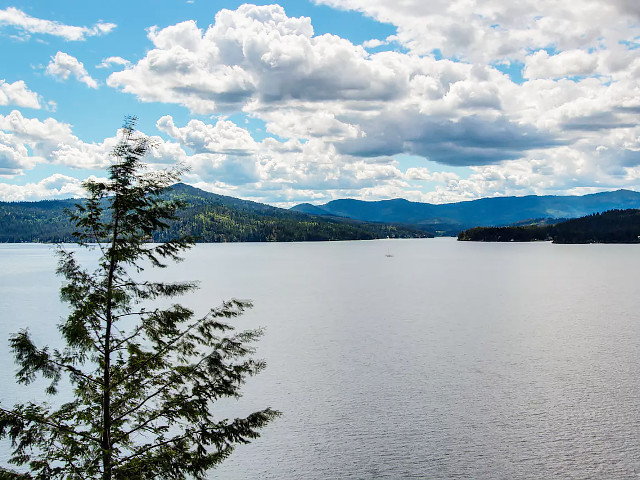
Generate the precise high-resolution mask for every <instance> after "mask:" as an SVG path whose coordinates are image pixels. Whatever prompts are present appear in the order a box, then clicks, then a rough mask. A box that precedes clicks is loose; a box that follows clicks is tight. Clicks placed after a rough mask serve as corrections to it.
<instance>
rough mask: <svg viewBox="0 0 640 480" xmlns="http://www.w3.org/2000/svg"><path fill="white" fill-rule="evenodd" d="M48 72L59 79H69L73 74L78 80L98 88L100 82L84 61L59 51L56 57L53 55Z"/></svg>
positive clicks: (90, 86)
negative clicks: (92, 75) (92, 74)
mask: <svg viewBox="0 0 640 480" xmlns="http://www.w3.org/2000/svg"><path fill="white" fill-rule="evenodd" d="M46 73H47V74H48V75H51V76H52V77H55V78H57V79H58V80H67V79H68V78H69V77H70V76H71V75H73V76H74V77H75V78H76V80H78V81H79V82H81V83H84V84H85V85H86V86H87V87H89V88H93V89H97V88H98V82H97V81H96V80H94V79H93V78H92V77H91V75H89V73H88V72H87V70H86V69H85V68H84V65H83V64H82V62H80V61H79V60H78V59H77V58H76V57H73V56H71V55H69V54H68V53H64V52H58V53H56V55H55V57H51V61H50V62H49V64H48V65H47V69H46Z"/></svg>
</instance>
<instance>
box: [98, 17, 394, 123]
mask: <svg viewBox="0 0 640 480" xmlns="http://www.w3.org/2000/svg"><path fill="white" fill-rule="evenodd" d="M149 38H150V40H151V41H152V42H153V44H154V47H155V48H154V49H153V50H151V51H150V52H149V53H148V54H147V56H146V57H145V58H144V59H142V60H141V61H139V62H138V63H137V64H136V65H134V66H132V67H131V68H128V69H126V70H124V71H122V72H115V73H113V74H111V75H110V76H109V78H108V80H107V84H108V85H110V86H112V87H116V88H120V89H122V90H123V91H125V92H128V93H133V94H135V95H137V96H138V98H140V99H141V100H142V101H162V102H170V103H179V104H182V105H185V106H186V107H188V108H189V109H190V110H191V111H192V112H194V113H214V112H220V111H227V110H237V109H241V108H243V107H244V106H246V105H247V104H249V103H251V102H253V101H257V102H262V103H268V104H277V103H283V102H288V101H311V102H319V101H324V100H337V99H343V100H345V101H377V100H380V99H382V100H390V99H393V98H396V97H397V96H398V95H399V94H400V93H401V91H402V87H403V84H402V81H403V80H404V79H400V81H398V79H397V78H396V75H395V72H394V71H393V70H391V69H389V68H388V67H386V66H385V65H384V64H383V63H376V62H370V61H369V60H368V53H367V52H366V50H365V49H364V48H362V47H361V46H356V45H353V44H352V43H351V42H349V41H348V40H345V39H342V38H340V37H337V36H334V35H328V34H327V35H321V36H314V35H313V27H312V26H311V21H310V19H309V18H306V17H300V18H290V17H287V15H286V14H285V12H284V9H283V8H282V7H280V6H279V5H269V6H255V5H242V6H240V7H239V8H238V9H237V10H235V11H230V10H221V11H220V12H218V13H217V14H216V18H215V23H214V24H213V25H211V26H210V27H209V28H208V29H207V30H206V31H202V30H200V29H199V28H198V27H197V25H196V24H195V22H193V21H187V22H183V23H180V24H177V25H173V26H170V27H167V28H164V29H162V30H159V29H157V28H152V29H151V30H150V32H149Z"/></svg>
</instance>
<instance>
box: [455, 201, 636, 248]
mask: <svg viewBox="0 0 640 480" xmlns="http://www.w3.org/2000/svg"><path fill="white" fill-rule="evenodd" d="M458 240H461V241H472V242H532V241H552V242H553V243H640V210H639V209H627V210H608V211H606V212H602V213H593V214H591V215H587V216H585V217H580V218H574V219H571V220H566V221H563V222H559V223H556V224H551V225H518V226H507V227H476V228H471V229H469V230H464V231H462V232H460V233H459V234H458Z"/></svg>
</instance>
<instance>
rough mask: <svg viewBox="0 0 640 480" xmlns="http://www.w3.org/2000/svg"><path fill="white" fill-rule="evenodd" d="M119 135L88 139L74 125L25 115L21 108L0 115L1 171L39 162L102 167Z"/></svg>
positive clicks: (15, 171) (15, 170)
mask: <svg viewBox="0 0 640 480" xmlns="http://www.w3.org/2000/svg"><path fill="white" fill-rule="evenodd" d="M115 142H116V139H115V137H114V138H110V139H106V140H105V141H104V142H102V143H99V144H97V143H85V142H83V141H81V140H80V139H79V138H78V137H76V136H75V135H74V134H73V132H72V130H71V126H70V125H68V124H66V123H62V122H59V121H57V120H55V119H53V118H47V119H45V120H38V119H37V118H26V117H24V116H23V115H22V113H20V112H19V111H18V110H14V111H12V112H11V113H9V114H8V115H0V152H2V153H0V158H2V160H1V161H0V174H3V175H16V174H20V173H22V172H23V171H24V170H28V169H32V168H34V167H35V166H36V165H37V164H43V163H54V164H61V165H66V166H69V167H72V168H78V169H84V168H87V169H94V168H103V167H105V166H106V165H108V162H109V159H108V153H109V151H110V150H111V148H112V147H113V145H115Z"/></svg>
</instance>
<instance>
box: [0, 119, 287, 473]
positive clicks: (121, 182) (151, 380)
mask: <svg viewBox="0 0 640 480" xmlns="http://www.w3.org/2000/svg"><path fill="white" fill-rule="evenodd" d="M134 126H135V119H128V120H127V121H126V122H125V125H124V127H123V129H122V139H121V141H120V142H119V143H118V145H117V146H116V147H115V148H114V151H113V152H112V156H113V162H112V165H111V167H110V168H109V180H108V181H88V182H86V184H85V187H86V189H87V191H88V193H89V197H88V199H87V200H86V201H85V202H84V203H83V204H79V205H77V206H76V210H75V211H73V212H69V213H70V216H71V219H72V221H73V222H74V224H75V225H76V229H77V232H76V233H75V237H76V238H77V241H78V243H79V244H80V245H82V246H84V247H87V248H97V249H99V250H100V252H99V253H100V260H99V263H98V265H97V268H96V269H95V270H93V271H92V270H89V269H87V268H85V267H84V266H83V265H81V264H80V263H79V262H78V261H77V260H76V258H75V257H74V255H73V253H72V252H70V251H66V250H64V249H63V248H62V247H61V248H60V250H59V266H58V274H60V275H61V276H62V277H64V279H65V280H66V281H65V284H64V286H63V287H62V288H61V298H62V299H63V300H64V301H66V302H68V304H69V306H70V313H69V316H68V317H67V318H66V319H65V320H63V322H62V323H61V324H60V325H59V330H60V332H61V335H62V337H63V339H64V343H65V345H66V347H65V348H63V349H50V348H48V347H44V348H39V347H37V346H36V345H34V344H33V342H32V341H31V339H30V336H29V333H28V331H26V330H25V331H21V332H19V333H17V334H15V335H14V336H12V337H11V339H10V344H11V347H12V349H13V351H14V353H15V357H16V362H17V364H18V365H19V371H18V373H17V379H18V381H19V382H20V383H24V384H28V383H30V382H32V381H33V380H34V379H35V378H36V377H37V376H38V375H41V376H43V377H44V378H46V379H49V380H50V384H49V386H48V388H47V393H49V394H55V393H56V392H57V388H58V384H59V382H60V380H62V379H63V377H66V378H68V381H69V382H70V385H71V388H72V389H73V393H74V395H73V400H72V401H70V402H67V403H64V404H62V405H61V406H59V407H57V408H53V407H50V406H49V405H48V404H41V405H39V404H34V403H26V404H19V405H15V406H14V407H13V408H12V409H5V408H0V438H2V437H8V438H9V439H10V440H11V443H12V454H11V458H10V462H11V463H12V464H15V465H17V466H21V467H22V469H23V470H24V469H25V468H27V469H28V471H29V472H30V473H26V474H20V475H19V476H17V477H15V478H38V479H49V478H61V479H62V478H64V479H87V478H92V479H97V478H102V479H105V480H106V479H150V478H162V479H164V478H166V479H183V478H196V479H202V478H206V477H205V475H206V472H207V470H209V469H211V468H213V467H214V466H215V465H217V464H218V463H220V462H221V461H222V460H224V459H225V458H226V457H227V456H228V455H229V454H230V453H231V452H232V450H233V449H234V446H235V445H237V444H239V443H247V442H249V440H250V439H253V438H256V437H258V436H259V434H258V430H259V429H260V428H261V427H263V426H265V425H266V424H267V423H268V422H269V421H270V420H272V419H273V418H274V417H276V416H277V415H278V412H276V411H274V410H272V409H270V408H266V409H264V410H261V411H258V412H255V413H252V414H250V415H249V416H247V417H246V418H236V419H235V420H228V419H215V418H214V417H213V415H212V408H211V407H212V402H215V401H216V400H218V399H220V398H223V397H238V396H240V387H241V385H242V384H243V383H244V382H245V380H246V378H247V376H250V375H254V374H256V373H258V372H259V371H260V370H262V369H263V368H264V367H265V364H264V362H262V361H260V360H256V359H254V358H253V357H252V354H253V353H254V349H253V347H252V342H254V341H255V340H256V339H258V337H259V336H260V335H261V333H262V332H261V331H260V330H250V331H244V332H235V331H234V329H233V327H231V326H230V325H229V323H228V320H229V319H232V318H234V317H237V316H238V315H240V314H242V312H243V310H245V309H246V308H248V307H250V306H251V305H250V304H249V303H248V302H245V301H239V300H231V301H229V302H226V303H224V304H223V305H222V306H220V307H219V308H214V309H212V310H210V311H209V312H208V313H207V314H206V315H204V316H201V317H198V316H196V315H195V314H194V312H193V311H192V310H190V309H188V308H186V307H184V306H182V305H178V304H174V305H172V306H170V307H168V308H154V307H153V301H154V300H158V299H162V298H167V297H175V296H179V295H182V294H185V293H187V292H191V291H193V290H194V289H196V288H197V286H196V284H195V283H162V282H154V281H148V280H143V279H141V278H142V277H143V276H144V274H143V272H144V269H145V268H149V267H164V266H166V262H167V261H179V260H180V257H179V254H180V253H181V252H182V251H184V250H185V249H187V248H189V247H190V246H191V244H192V242H191V240H190V239H189V238H181V239H177V240H171V241H167V242H165V243H161V244H152V243H149V239H150V238H151V236H152V234H153V233H154V232H157V231H161V230H163V229H166V228H168V225H169V224H168V222H169V221H170V220H171V219H173V218H175V213H176V211H177V210H178V209H179V208H181V205H180V204H179V203H178V202H176V201H172V200H168V199H167V197H165V196H163V192H164V191H165V190H166V188H167V187H169V186H170V185H171V184H173V183H174V182H175V181H177V179H178V176H179V173H180V172H178V171H164V172H147V171H145V167H144V164H143V163H142V159H143V157H144V155H145V154H146V153H147V152H148V150H149V149H150V148H152V145H150V142H149V139H148V138H147V137H144V136H142V135H140V134H138V133H137V132H136V131H135V129H134ZM167 303H168V302H167ZM2 472H4V473H2ZM2 475H5V476H7V477H8V478H13V477H11V475H13V474H11V473H10V471H9V470H2V469H1V468H0V478H1V477H2Z"/></svg>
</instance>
